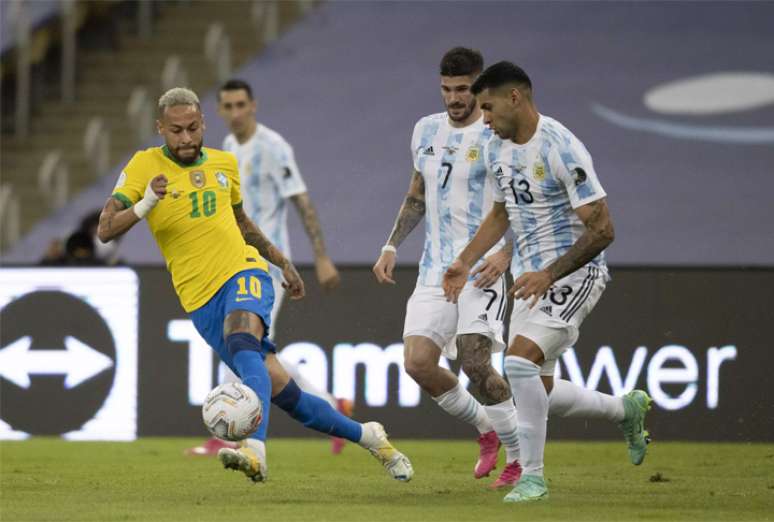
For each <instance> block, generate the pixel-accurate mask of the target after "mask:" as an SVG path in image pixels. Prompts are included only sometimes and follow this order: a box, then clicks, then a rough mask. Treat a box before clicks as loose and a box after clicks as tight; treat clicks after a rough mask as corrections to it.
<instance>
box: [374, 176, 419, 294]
mask: <svg viewBox="0 0 774 522" xmlns="http://www.w3.org/2000/svg"><path fill="white" fill-rule="evenodd" d="M424 216H425V180H424V179H422V174H420V173H419V172H417V171H416V170H415V171H414V173H413V174H412V176H411V184H410V185H409V191H408V194H406V197H405V199H404V200H403V204H402V205H401V206H400V210H399V211H398V217H397V218H395V225H394V226H393V227H392V232H390V237H389V238H388V239H387V244H386V245H384V248H382V254H381V255H380V256H379V259H378V260H377V261H376V264H375V265H374V268H373V272H374V275H375V276H376V280H377V281H379V282H380V283H390V284H393V285H394V284H395V281H394V280H393V279H392V271H393V270H394V269H395V258H396V251H397V248H398V247H399V246H400V244H401V243H403V240H404V239H406V237H407V236H408V235H409V233H411V231H412V230H414V228H415V227H416V226H417V225H418V224H419V222H420V221H422V218H423V217H424Z"/></svg>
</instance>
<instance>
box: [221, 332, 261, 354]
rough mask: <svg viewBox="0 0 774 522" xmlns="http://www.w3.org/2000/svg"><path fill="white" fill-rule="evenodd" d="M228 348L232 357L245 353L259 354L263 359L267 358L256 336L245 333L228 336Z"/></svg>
mask: <svg viewBox="0 0 774 522" xmlns="http://www.w3.org/2000/svg"><path fill="white" fill-rule="evenodd" d="M226 348H227V349H228V351H229V353H230V354H231V356H232V357H234V356H235V355H236V354H238V353H239V352H244V351H252V352H257V353H259V354H260V355H261V357H265V354H264V353H263V349H262V345H261V341H259V340H258V339H256V338H255V336H254V335H252V334H249V333H245V332H237V333H232V334H230V335H229V336H227V337H226Z"/></svg>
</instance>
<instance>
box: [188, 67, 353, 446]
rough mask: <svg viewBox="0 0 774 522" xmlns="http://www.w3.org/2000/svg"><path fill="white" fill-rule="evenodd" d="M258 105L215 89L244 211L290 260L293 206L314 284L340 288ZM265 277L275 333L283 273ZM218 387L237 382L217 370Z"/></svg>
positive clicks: (336, 403)
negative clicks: (311, 256) (305, 241)
mask: <svg viewBox="0 0 774 522" xmlns="http://www.w3.org/2000/svg"><path fill="white" fill-rule="evenodd" d="M257 110H258V101H257V100H256V99H255V98H254V97H253V89H252V87H251V86H250V84H248V83H247V82H245V81H243V80H237V79H232V80H229V81H227V82H226V83H224V84H223V85H222V86H221V87H220V90H219V91H218V114H219V115H220V116H221V118H223V120H224V121H225V122H226V124H227V125H228V127H229V130H230V131H231V133H230V134H229V135H228V136H226V138H225V139H224V140H223V150H226V151H228V152H231V153H232V154H234V156H236V158H237V162H238V164H239V172H240V175H241V179H242V186H243V193H244V200H243V207H244V209H245V213H246V214H247V216H248V217H249V218H250V219H251V220H252V221H253V223H260V224H261V231H262V232H264V234H266V236H267V237H268V239H269V241H271V244H272V245H274V246H275V247H277V249H279V251H280V252H282V255H283V256H285V258H286V259H287V260H288V261H290V241H289V240H288V224H287V217H288V206H289V205H288V200H290V201H292V202H293V205H294V206H295V207H296V209H297V210H298V213H299V217H300V218H301V221H302V222H303V223H304V228H306V232H307V235H308V236H309V240H310V242H311V244H312V248H313V250H314V258H315V271H316V273H317V280H318V282H319V283H320V285H321V286H322V287H323V288H324V289H325V290H332V289H334V288H335V287H336V286H338V284H339V281H340V277H339V272H338V270H336V266H335V265H334V264H333V261H331V258H330V257H329V256H328V254H327V252H326V248H325V241H324V240H323V233H322V227H321V226H320V222H319V220H318V219H317V212H316V210H315V208H314V205H313V204H312V199H311V197H310V195H309V193H308V191H307V189H306V183H304V179H303V178H302V177H301V172H300V170H299V168H298V164H297V163H296V159H295V154H294V153H293V147H291V146H290V144H289V143H288V142H287V141H286V140H285V139H284V138H283V137H282V136H281V135H280V134H279V133H277V132H275V131H274V130H272V129H270V128H268V127H267V126H266V125H263V124H260V123H258V121H257V120H256V113H257ZM269 275H270V276H271V279H272V282H273V283H274V307H273V308H272V310H271V324H272V326H273V328H272V329H273V331H274V332H276V331H277V315H278V314H279V311H280V309H281V308H282V302H283V300H284V294H285V291H284V288H283V287H282V270H280V269H279V268H277V267H275V266H269ZM278 357H279V359H280V363H281V364H282V366H283V367H284V368H285V371H286V372H288V375H290V376H291V377H292V378H293V380H294V381H296V383H298V386H299V387H300V388H301V389H302V390H304V391H305V392H307V393H311V394H312V395H316V396H318V397H320V398H322V399H324V400H326V401H327V402H328V403H329V404H330V405H331V406H332V407H334V408H335V409H337V410H338V411H340V412H341V413H343V414H344V415H346V416H347V417H351V416H352V411H353V406H354V404H353V402H352V401H350V400H348V399H342V398H336V397H334V396H333V395H331V394H330V393H328V392H327V391H326V390H323V389H320V388H319V387H317V386H315V385H314V384H313V383H311V382H310V381H309V380H307V379H306V378H305V377H304V375H303V374H302V373H301V371H300V369H299V367H298V365H297V364H295V363H294V361H291V360H288V358H287V357H283V354H282V353H280V354H279V355H278ZM220 376H221V380H220V384H223V383H225V382H233V381H237V380H238V379H239V378H238V377H237V376H236V375H234V374H233V372H231V371H230V370H227V369H226V371H221V372H220ZM331 441H332V444H331V450H332V452H333V453H334V454H339V453H341V450H342V447H343V446H344V439H341V438H339V437H333V438H332V439H331ZM232 446H235V445H233V444H232V443H230V442H225V441H222V440H220V439H218V438H214V437H213V438H211V439H209V440H208V441H207V442H205V443H203V444H200V445H198V446H196V447H194V448H191V449H189V450H188V453H189V454H191V455H215V454H217V452H218V451H219V450H220V448H224V447H232Z"/></svg>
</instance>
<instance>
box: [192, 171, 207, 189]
mask: <svg viewBox="0 0 774 522" xmlns="http://www.w3.org/2000/svg"><path fill="white" fill-rule="evenodd" d="M189 176H190V178H191V185H193V186H194V187H196V188H202V187H203V186H204V172H202V171H201V170H194V171H192V172H191V173H190V174H189Z"/></svg>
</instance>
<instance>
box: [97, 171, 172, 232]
mask: <svg viewBox="0 0 774 522" xmlns="http://www.w3.org/2000/svg"><path fill="white" fill-rule="evenodd" d="M166 195H167V177H166V176H164V175H163V174H160V175H158V176H156V177H155V178H153V179H152V180H151V181H150V183H148V186H147V187H146V189H145V195H144V197H143V198H142V199H141V200H140V201H138V202H137V203H136V204H135V205H134V206H132V207H131V208H127V207H126V205H124V203H123V202H121V201H119V200H118V199H116V198H115V197H110V199H108V200H107V202H106V203H105V206H104V207H103V208H102V212H101V213H100V215H99V225H98V226H97V236H98V237H99V240H100V241H102V242H103V243H107V242H108V241H111V240H113V239H115V238H117V237H119V236H121V235H123V234H124V233H126V232H127V231H128V230H129V229H130V228H132V227H133V226H134V225H135V224H136V223H137V222H139V221H140V220H141V219H142V218H144V217H145V216H147V215H148V213H149V212H150V211H151V210H153V208H154V207H155V206H156V205H157V204H158V202H159V200H161V199H164V197H165V196H166Z"/></svg>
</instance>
